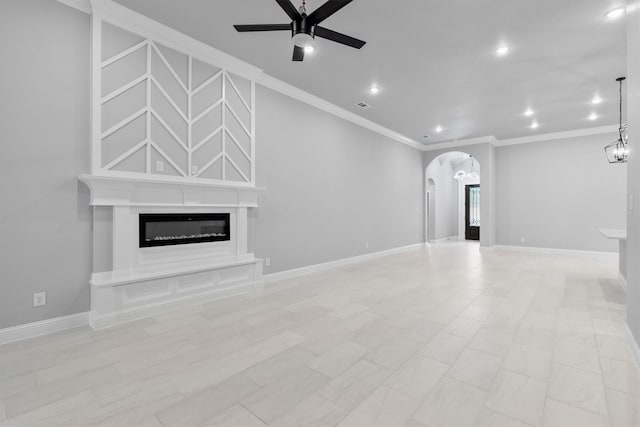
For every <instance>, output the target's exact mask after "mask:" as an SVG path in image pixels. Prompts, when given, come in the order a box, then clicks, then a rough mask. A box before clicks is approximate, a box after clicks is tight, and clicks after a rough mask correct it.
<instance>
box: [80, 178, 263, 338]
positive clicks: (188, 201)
mask: <svg viewBox="0 0 640 427" xmlns="http://www.w3.org/2000/svg"><path fill="white" fill-rule="evenodd" d="M78 179H79V180H80V181H82V182H84V183H85V184H86V185H87V186H88V187H89V189H90V190H91V205H92V206H94V207H101V208H103V209H107V210H108V211H110V214H111V216H110V217H111V223H110V224H109V226H108V227H107V228H108V232H106V233H105V232H100V233H97V232H94V247H98V248H110V250H111V260H112V262H111V269H108V270H107V271H94V272H93V274H92V275H91V280H90V282H89V283H90V285H91V312H90V324H91V326H92V327H93V328H94V329H102V328H106V327H110V326H113V325H116V324H119V323H124V322H128V321H131V320H135V319H139V318H142V317H148V316H153V315H156V314H159V313H163V312H166V311H170V310H175V309H177V308H181V307H184V306H188V305H192V304H197V303H202V302H205V301H210V300H213V299H218V298H223V297H226V296H230V295H238V294H241V293H247V292H252V291H255V290H260V289H262V287H263V284H262V260H261V259H258V258H256V257H255V256H254V254H253V253H251V252H249V248H248V239H249V236H248V223H247V221H248V215H247V211H248V209H250V208H256V207H257V206H258V194H259V193H260V192H261V191H263V190H264V189H262V188H256V187H251V186H243V185H240V186H233V185H220V184H215V183H211V182H207V181H203V180H195V179H194V180H185V179H174V180H172V179H171V178H163V177H155V176H151V177H149V176H144V177H140V178H138V177H131V176H127V177H124V176H123V177H117V176H101V175H81V176H79V177H78ZM142 213H228V214H229V215H230V231H231V237H230V240H228V241H220V242H206V243H196V244H187V245H171V246H158V247H140V245H139V241H138V238H139V230H138V225H139V215H140V214H142ZM94 228H95V227H94Z"/></svg>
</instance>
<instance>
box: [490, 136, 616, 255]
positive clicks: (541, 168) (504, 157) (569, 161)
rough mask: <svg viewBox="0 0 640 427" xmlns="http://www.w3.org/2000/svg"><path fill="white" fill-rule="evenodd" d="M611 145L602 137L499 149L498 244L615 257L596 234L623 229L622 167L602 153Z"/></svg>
mask: <svg viewBox="0 0 640 427" xmlns="http://www.w3.org/2000/svg"><path fill="white" fill-rule="evenodd" d="M615 139H616V135H615V134H605V135H593V136H588V137H579V138H572V139H563V140H560V141H547V142H538V143H532V144H520V145H512V146H506V147H498V148H497V150H496V171H495V172H496V177H497V179H496V192H497V193H496V194H497V195H496V223H497V228H496V231H497V243H498V244H500V245H512V246H533V247H543V248H556V249H577V250H590V251H611V252H617V250H618V244H617V241H612V240H607V239H605V238H604V237H603V236H602V235H601V234H600V233H599V232H598V230H597V229H598V228H600V227H602V228H624V227H625V192H626V184H625V173H626V165H610V164H609V163H607V161H606V158H605V155H604V151H603V147H604V146H605V145H606V144H607V143H608V142H610V141H614V140H615ZM483 166H484V165H483ZM521 237H524V238H525V242H524V243H523V242H521V240H520V239H521Z"/></svg>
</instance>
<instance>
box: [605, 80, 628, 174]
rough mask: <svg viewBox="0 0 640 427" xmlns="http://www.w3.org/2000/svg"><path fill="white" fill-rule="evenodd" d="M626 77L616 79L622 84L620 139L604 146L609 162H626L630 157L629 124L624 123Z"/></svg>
mask: <svg viewBox="0 0 640 427" xmlns="http://www.w3.org/2000/svg"><path fill="white" fill-rule="evenodd" d="M624 80H625V77H618V78H617V79H616V81H617V82H618V83H619V84H620V127H618V139H617V140H616V141H614V142H612V143H611V144H609V145H607V146H606V147H604V152H605V154H606V155H607V160H608V161H609V163H626V162H627V158H628V157H629V148H628V147H627V143H628V139H629V135H627V134H626V132H627V125H626V124H625V125H623V124H622V82H623V81H624Z"/></svg>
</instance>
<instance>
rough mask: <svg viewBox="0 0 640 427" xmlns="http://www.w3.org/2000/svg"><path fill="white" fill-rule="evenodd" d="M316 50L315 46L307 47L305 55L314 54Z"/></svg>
mask: <svg viewBox="0 0 640 427" xmlns="http://www.w3.org/2000/svg"><path fill="white" fill-rule="evenodd" d="M315 50H316V48H315V47H314V46H313V45H310V44H309V45H306V46H305V47H304V53H313V51H315Z"/></svg>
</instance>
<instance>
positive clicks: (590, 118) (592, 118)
mask: <svg viewBox="0 0 640 427" xmlns="http://www.w3.org/2000/svg"><path fill="white" fill-rule="evenodd" d="M597 118H598V115H597V114H596V113H591V114H590V115H589V120H596V119H597Z"/></svg>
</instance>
